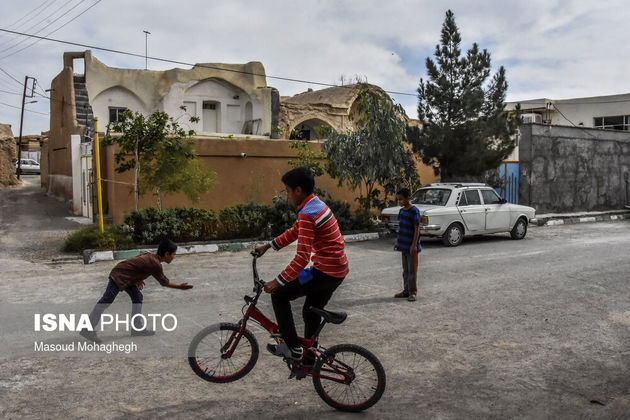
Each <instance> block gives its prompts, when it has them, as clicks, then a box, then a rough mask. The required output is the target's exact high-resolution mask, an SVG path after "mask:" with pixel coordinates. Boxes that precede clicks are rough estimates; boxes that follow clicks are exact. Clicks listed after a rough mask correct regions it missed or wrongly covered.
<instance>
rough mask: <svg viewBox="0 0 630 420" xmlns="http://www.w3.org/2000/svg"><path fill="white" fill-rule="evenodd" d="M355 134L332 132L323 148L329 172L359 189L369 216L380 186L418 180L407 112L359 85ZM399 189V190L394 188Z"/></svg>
mask: <svg viewBox="0 0 630 420" xmlns="http://www.w3.org/2000/svg"><path fill="white" fill-rule="evenodd" d="M359 88H360V93H359V95H358V97H357V100H356V105H357V108H356V110H357V112H356V113H355V116H354V119H355V125H356V127H357V129H356V130H354V131H347V132H344V133H339V132H332V133H331V134H330V135H329V138H328V140H327V141H326V142H325V143H323V145H322V148H323V150H324V152H325V153H326V156H327V158H328V160H327V163H326V170H327V172H328V173H329V174H330V175H331V176H332V177H333V178H337V179H338V180H339V184H340V185H341V184H342V183H343V182H348V184H349V185H350V187H351V188H353V189H356V188H357V187H358V188H359V191H360V196H359V197H358V200H359V203H360V205H361V208H362V210H363V212H364V213H365V214H367V213H368V212H369V210H370V208H372V207H374V205H375V204H376V203H377V202H378V196H379V194H380V191H379V190H378V188H377V185H378V184H380V185H400V184H403V183H405V181H407V182H408V181H409V180H416V181H417V179H418V174H417V172H416V168H415V164H414V162H413V160H412V159H411V155H410V153H409V151H408V150H407V148H406V144H405V141H404V139H405V122H404V120H403V115H404V111H403V109H402V107H401V106H400V105H397V104H394V103H393V102H392V101H391V100H390V99H389V97H387V96H386V95H385V94H384V93H378V92H376V91H374V90H369V89H368V87H367V85H364V84H361V85H359ZM394 188H395V187H394Z"/></svg>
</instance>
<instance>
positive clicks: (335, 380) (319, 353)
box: [188, 252, 385, 411]
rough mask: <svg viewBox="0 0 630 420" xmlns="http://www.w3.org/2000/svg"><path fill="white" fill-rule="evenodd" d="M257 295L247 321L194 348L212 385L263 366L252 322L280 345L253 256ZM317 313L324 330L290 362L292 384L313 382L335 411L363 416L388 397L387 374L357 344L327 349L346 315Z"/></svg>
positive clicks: (212, 329)
mask: <svg viewBox="0 0 630 420" xmlns="http://www.w3.org/2000/svg"><path fill="white" fill-rule="evenodd" d="M252 256H253V257H254V259H253V263H252V266H253V271H254V293H255V294H254V295H253V296H245V297H244V299H245V305H244V306H243V318H242V319H241V320H240V321H239V322H238V323H236V324H232V323H220V324H214V325H211V326H209V327H206V328H204V329H203V330H201V331H200V332H199V333H198V334H197V335H196V336H195V337H194V338H193V340H192V342H191V343H190V346H189V348H188V362H189V363H190V367H191V368H192V369H193V371H194V372H195V373H196V374H197V375H198V376H199V377H200V378H202V379H205V380H206V381H209V382H215V383H225V382H232V381H235V380H237V379H240V378H242V377H244V376H245V375H247V374H248V373H249V372H250V371H251V370H252V369H253V367H254V365H255V364H256V361H257V360H258V353H259V347H258V342H257V341H256V337H255V336H254V334H252V333H251V331H249V330H248V329H247V322H248V321H250V320H253V321H256V322H257V323H258V324H260V325H261V326H262V327H263V328H264V329H266V330H267V331H269V333H270V334H271V337H272V338H273V339H275V340H276V342H277V343H279V342H280V340H281V338H280V334H279V331H278V325H277V324H275V323H274V322H272V321H271V320H270V319H269V318H267V317H266V316H265V315H264V314H263V313H262V312H260V311H259V310H258V308H256V304H257V303H258V298H259V297H260V294H261V293H262V291H263V287H264V284H265V282H264V281H262V280H261V279H260V278H259V277H258V270H257V269H256V259H257V258H258V254H257V253H255V252H252ZM310 309H311V311H313V312H315V313H317V314H318V315H320V316H321V317H322V322H321V324H320V325H319V328H318V329H317V331H316V332H315V334H314V335H313V337H310V338H300V342H301V344H302V346H303V347H304V349H305V351H303V352H302V354H303V356H302V359H301V360H290V359H286V358H285V359H284V361H285V362H286V364H287V366H288V367H289V370H290V371H291V374H290V376H289V379H291V378H295V379H297V380H300V379H303V378H305V377H307V376H312V377H313V385H314V386H315V391H317V394H318V395H319V396H320V397H321V398H322V399H323V400H324V401H325V402H326V403H327V404H328V405H330V406H331V407H334V408H336V409H338V410H343V411H362V410H365V409H367V408H369V407H371V406H373V405H374V404H376V403H377V402H378V400H379V399H380V398H381V396H382V395H383V391H385V370H384V369H383V365H381V362H380V361H379V360H378V358H377V357H376V356H374V354H372V353H371V352H369V351H368V350H366V349H365V348H363V347H360V346H357V345H354V344H337V345H335V346H332V347H330V348H324V347H322V346H320V345H319V344H318V341H317V338H318V336H319V334H320V333H321V331H322V329H323V328H324V325H326V324H327V323H329V322H330V323H333V324H341V323H342V322H343V321H344V320H345V319H346V317H347V314H345V313H343V312H331V311H326V310H323V309H318V308H313V307H311V308H310Z"/></svg>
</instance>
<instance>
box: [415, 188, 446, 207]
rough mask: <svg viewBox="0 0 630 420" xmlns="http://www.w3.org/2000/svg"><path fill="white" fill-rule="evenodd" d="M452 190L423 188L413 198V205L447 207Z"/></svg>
mask: <svg viewBox="0 0 630 420" xmlns="http://www.w3.org/2000/svg"><path fill="white" fill-rule="evenodd" d="M450 196H451V190H447V189H440V188H421V189H419V190H418V191H416V192H415V193H413V195H412V196H411V202H412V203H413V204H432V205H434V206H445V205H446V202H447V201H448V198H449V197H450Z"/></svg>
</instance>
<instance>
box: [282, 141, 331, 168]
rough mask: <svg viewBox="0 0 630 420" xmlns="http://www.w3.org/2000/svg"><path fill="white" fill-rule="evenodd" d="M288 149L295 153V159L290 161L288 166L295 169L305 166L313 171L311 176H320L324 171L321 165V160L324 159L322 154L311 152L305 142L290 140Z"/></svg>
mask: <svg viewBox="0 0 630 420" xmlns="http://www.w3.org/2000/svg"><path fill="white" fill-rule="evenodd" d="M289 148H291V149H294V150H296V151H297V159H296V160H290V161H289V165H291V166H293V167H294V168H297V167H299V166H306V167H308V168H310V170H311V171H313V175H315V176H322V175H323V174H324V169H323V168H322V165H321V163H320V162H321V160H322V159H324V158H325V157H326V155H325V154H324V153H323V152H316V151H314V150H312V149H311V148H310V146H309V144H308V141H306V140H290V141H289Z"/></svg>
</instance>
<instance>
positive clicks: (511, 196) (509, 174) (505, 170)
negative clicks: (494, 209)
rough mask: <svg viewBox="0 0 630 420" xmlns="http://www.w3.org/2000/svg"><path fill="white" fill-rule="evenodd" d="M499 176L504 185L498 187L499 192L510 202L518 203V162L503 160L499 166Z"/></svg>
mask: <svg viewBox="0 0 630 420" xmlns="http://www.w3.org/2000/svg"><path fill="white" fill-rule="evenodd" d="M499 177H500V178H501V180H502V186H501V187H499V188H497V193H499V195H500V196H501V197H503V198H505V199H506V200H507V201H508V203H514V204H518V162H513V161H506V162H503V163H502V164H501V166H500V167H499Z"/></svg>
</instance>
